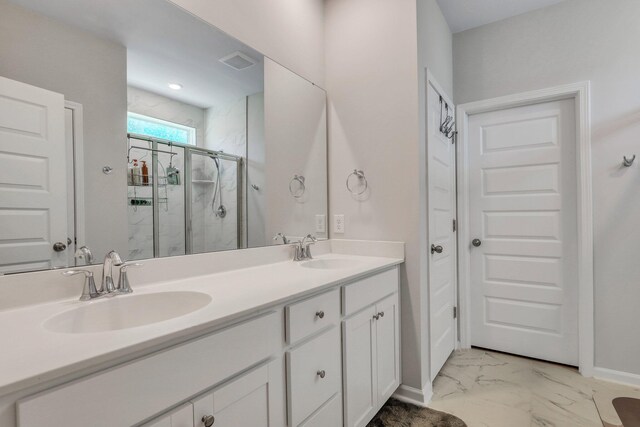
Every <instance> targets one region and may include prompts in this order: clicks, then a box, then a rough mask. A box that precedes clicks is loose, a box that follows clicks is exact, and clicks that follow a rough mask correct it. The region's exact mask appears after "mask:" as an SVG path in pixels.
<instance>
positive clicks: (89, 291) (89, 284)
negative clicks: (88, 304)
mask: <svg viewBox="0 0 640 427" xmlns="http://www.w3.org/2000/svg"><path fill="white" fill-rule="evenodd" d="M76 274H84V285H83V287H82V295H80V301H88V300H90V299H94V298H98V297H99V296H100V292H98V290H97V289H96V281H95V279H94V278H93V272H91V271H89V270H67V271H64V272H63V273H62V275H63V276H75V275H76Z"/></svg>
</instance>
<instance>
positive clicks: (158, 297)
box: [44, 291, 211, 334]
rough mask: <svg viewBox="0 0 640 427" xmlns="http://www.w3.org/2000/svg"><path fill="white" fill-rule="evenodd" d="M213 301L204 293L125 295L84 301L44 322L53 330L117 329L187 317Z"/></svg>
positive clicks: (182, 292) (68, 332) (81, 332)
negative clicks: (82, 303)
mask: <svg viewBox="0 0 640 427" xmlns="http://www.w3.org/2000/svg"><path fill="white" fill-rule="evenodd" d="M210 302H211V297H210V296H209V295H207V294H204V293H201V292H186V291H179V292H157V293H150V294H141V295H125V296H117V297H114V298H106V299H103V300H99V301H95V302H90V303H85V305H82V306H79V307H77V308H74V309H72V310H68V311H65V312H64V313H60V314H58V315H56V316H54V317H52V318H50V319H49V320H47V321H46V322H45V323H44V328H45V329H47V330H49V331H51V332H60V333H67V334H83V333H96V332H106V331H116V330H120V329H129V328H135V327H138V326H144V325H150V324H152V323H158V322H162V321H164V320H169V319H173V318H176V317H180V316H184V315H186V314H189V313H192V312H194V311H196V310H199V309H201V308H203V307H205V306H206V305H208V304H209V303H210Z"/></svg>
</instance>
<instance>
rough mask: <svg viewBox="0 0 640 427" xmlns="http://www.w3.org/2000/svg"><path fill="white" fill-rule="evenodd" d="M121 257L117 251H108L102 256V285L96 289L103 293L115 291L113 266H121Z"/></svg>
mask: <svg viewBox="0 0 640 427" xmlns="http://www.w3.org/2000/svg"><path fill="white" fill-rule="evenodd" d="M122 264H123V263H122V259H121V258H120V255H118V252H116V251H110V252H109V253H108V254H107V255H106V256H105V257H104V263H103V264H102V285H101V286H100V289H98V291H99V292H100V293H104V294H110V293H113V292H115V291H116V285H115V283H114V281H113V266H114V265H115V266H116V267H118V266H121V265H122Z"/></svg>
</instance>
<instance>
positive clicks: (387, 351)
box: [375, 294, 400, 404]
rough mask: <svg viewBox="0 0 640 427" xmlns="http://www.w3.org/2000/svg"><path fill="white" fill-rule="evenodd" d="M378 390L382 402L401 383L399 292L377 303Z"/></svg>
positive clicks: (378, 397)
mask: <svg viewBox="0 0 640 427" xmlns="http://www.w3.org/2000/svg"><path fill="white" fill-rule="evenodd" d="M376 312H377V314H376V316H378V318H377V320H376V321H375V327H376V374H377V375H376V376H377V378H376V383H377V384H376V390H377V402H378V404H381V403H382V402H386V400H387V399H389V398H390V397H391V395H392V394H393V393H394V392H395V391H396V389H397V388H398V386H399V385H400V342H399V339H400V325H399V316H398V294H393V295H391V296H390V297H388V298H386V299H385V300H383V301H381V302H379V303H378V304H377V305H376Z"/></svg>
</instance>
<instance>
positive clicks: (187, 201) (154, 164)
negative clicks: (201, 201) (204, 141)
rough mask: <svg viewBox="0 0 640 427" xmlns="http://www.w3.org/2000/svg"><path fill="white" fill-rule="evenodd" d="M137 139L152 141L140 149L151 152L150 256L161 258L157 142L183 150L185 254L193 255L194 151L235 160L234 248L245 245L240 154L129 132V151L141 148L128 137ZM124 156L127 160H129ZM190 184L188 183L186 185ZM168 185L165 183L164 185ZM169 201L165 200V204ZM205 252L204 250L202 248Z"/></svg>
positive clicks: (242, 179)
mask: <svg viewBox="0 0 640 427" xmlns="http://www.w3.org/2000/svg"><path fill="white" fill-rule="evenodd" d="M132 139H133V140H137V141H145V142H149V143H151V148H150V149H148V148H142V149H144V150H149V151H151V173H152V177H153V178H152V181H151V182H152V190H151V191H152V196H153V197H152V198H153V206H152V209H153V257H154V258H160V255H159V253H160V202H159V194H158V181H159V176H158V153H159V152H162V153H167V151H165V150H159V149H158V144H163V145H166V146H168V147H169V149H170V150H171V149H172V148H173V147H176V148H182V149H183V151H184V177H183V182H184V244H185V246H184V254H185V255H191V254H193V241H192V240H193V239H192V238H191V232H192V226H191V222H192V221H191V220H192V218H191V215H192V209H191V203H192V201H193V200H192V193H193V191H192V186H191V156H192V154H193V153H196V154H198V155H202V156H208V157H211V156H213V157H217V158H219V159H221V160H229V161H234V162H236V179H237V184H236V188H237V190H236V197H237V205H236V206H237V209H236V211H237V214H236V215H237V225H236V236H237V248H236V249H242V248H243V247H244V245H243V242H242V236H243V233H242V230H243V227H244V221H243V219H244V217H243V212H244V194H245V188H244V181H245V180H244V173H243V165H244V158H243V157H242V156H236V155H233V154H227V153H224V152H222V151H215V150H209V149H206V148H201V147H197V146H195V145H188V144H182V143H179V142H173V141H169V140H166V139H161V138H152V137H148V136H144V135H140V134H134V133H128V134H127V141H128V147H127V150H131V149H132V148H134V149H135V148H140V147H131V140H132ZM128 160H129V159H128V155H127V161H128ZM187 184H189V185H187ZM167 185H168V184H167ZM168 202H169V201H168V200H167V203H168ZM205 252H206V251H205Z"/></svg>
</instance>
